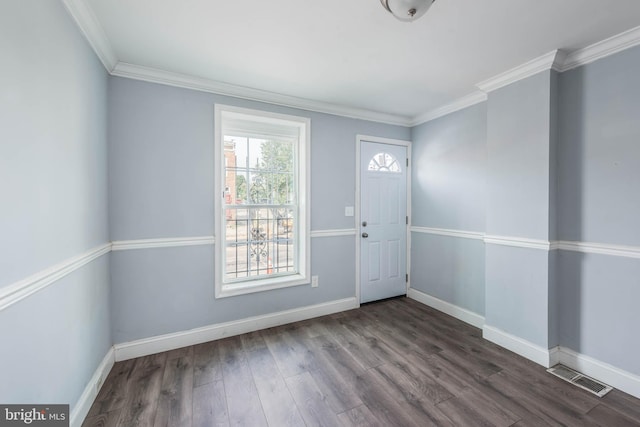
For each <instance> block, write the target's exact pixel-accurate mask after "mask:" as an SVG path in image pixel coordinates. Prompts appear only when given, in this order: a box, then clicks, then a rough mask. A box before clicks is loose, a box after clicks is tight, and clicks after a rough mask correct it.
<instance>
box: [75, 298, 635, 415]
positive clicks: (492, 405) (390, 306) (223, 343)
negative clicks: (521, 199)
mask: <svg viewBox="0 0 640 427" xmlns="http://www.w3.org/2000/svg"><path fill="white" fill-rule="evenodd" d="M83 425H84V426H127V427H128V426H226V425H239V426H252V427H253V426H265V425H269V426H278V427H279V426H305V425H306V426H320V425H322V426H338V425H341V426H355V425H358V426H374V425H379V426H428V425H444V426H485V425H487V426H489V425H490V426H511V425H513V426H519V427H524V426H531V425H536V426H538V425H570V426H595V425H600V426H607V427H609V426H615V427H618V426H640V400H638V399H635V398H633V397H630V396H629V395H626V394H624V393H622V392H619V391H617V390H614V391H612V392H611V393H609V394H608V395H607V396H605V397H604V398H602V399H599V398H597V397H595V396H593V395H591V394H589V393H587V392H585V391H583V390H580V389H578V388H576V387H574V386H572V385H569V384H567V383H565V382H564V381H562V380H560V379H557V378H555V377H553V376H552V375H550V374H548V373H546V371H545V370H544V368H542V367H540V366H538V365H536V364H534V363H532V362H529V361H528V360H525V359H523V358H521V357H519V356H516V355H515V354H513V353H510V352H509V351H507V350H504V349H502V348H500V347H498V346H496V345H494V344H491V343H490V342H488V341H485V340H483V339H482V337H481V331H480V330H479V329H476V328H473V327H471V326H468V325H466V324H464V323H462V322H460V321H458V320H456V319H453V318H451V317H449V316H446V315H444V314H442V313H439V312H437V311H435V310H433V309H431V308H429V307H426V306H424V305H422V304H420V303H417V302H415V301H412V300H409V299H407V298H400V299H393V300H388V301H383V302H379V303H374V304H368V305H365V306H363V307H361V308H360V309H357V310H351V311H348V312H344V313H339V314H335V315H331V316H325V317H321V318H317V319H313V320H308V321H304V322H298V323H294V324H290V325H286V326H281V327H277V328H271V329H266V330H263V331H260V332H253V333H250V334H245V335H241V336H237V337H231V338H226V339H223V340H219V341H214V342H209V343H206V344H200V345H196V346H191V347H186V348H182V349H178V350H173V351H169V352H165V353H161V354H156V355H152V356H146V357H141V358H138V359H133V360H127V361H123V362H118V363H116V364H115V366H114V367H113V369H112V371H111V373H110V374H109V377H108V378H107V380H106V382H105V384H104V386H103V387H102V389H101V391H100V393H99V395H98V397H97V399H96V401H95V402H94V404H93V406H92V407H91V410H90V412H89V415H88V417H87V419H86V420H85V423H84V424H83Z"/></svg>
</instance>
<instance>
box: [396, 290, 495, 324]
mask: <svg viewBox="0 0 640 427" xmlns="http://www.w3.org/2000/svg"><path fill="white" fill-rule="evenodd" d="M407 297H409V298H411V299H413V300H416V301H418V302H419V303H422V304H424V305H427V306H429V307H431V308H435V309H436V310H438V311H441V312H443V313H444V314H448V315H449V316H451V317H455V318H456V319H458V320H462V321H463V322H465V323H468V324H469V325H471V326H475V327H476V328H482V327H483V326H484V317H482V316H481V315H479V314H477V313H474V312H473V311H470V310H467V309H466V308H462V307H459V306H457V305H455V304H451V303H450V302H447V301H443V300H441V299H438V298H436V297H433V296H431V295H429V294H425V293H424V292H421V291H419V290H417V289H414V288H409V290H408V291H407Z"/></svg>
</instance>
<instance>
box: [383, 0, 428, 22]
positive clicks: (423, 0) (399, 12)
mask: <svg viewBox="0 0 640 427" xmlns="http://www.w3.org/2000/svg"><path fill="white" fill-rule="evenodd" d="M434 2H435V0H380V3H382V6H383V7H384V8H385V9H387V11H388V12H389V13H390V14H392V15H393V16H395V17H396V18H398V19H399V20H400V21H404V22H411V21H415V20H416V19H418V18H420V17H421V16H422V15H424V14H425V13H427V10H429V8H430V7H431V5H432V4H433V3H434Z"/></svg>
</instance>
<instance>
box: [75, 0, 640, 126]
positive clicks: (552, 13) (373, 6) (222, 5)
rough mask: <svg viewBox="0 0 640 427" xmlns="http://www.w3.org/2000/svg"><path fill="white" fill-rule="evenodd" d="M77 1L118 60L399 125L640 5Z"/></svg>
mask: <svg viewBox="0 0 640 427" xmlns="http://www.w3.org/2000/svg"><path fill="white" fill-rule="evenodd" d="M73 1H74V2H76V3H77V2H78V1H80V0H73ZM83 1H84V2H85V5H87V6H89V7H90V9H91V10H92V11H93V14H95V17H96V18H97V21H98V22H99V26H101V27H102V29H103V30H104V33H105V34H106V38H107V39H108V43H106V44H107V45H110V48H109V49H110V50H111V51H112V52H113V54H114V56H115V59H116V60H117V61H120V62H124V63H130V64H135V65H140V66H144V67H150V68H154V69H158V70H163V71H169V72H174V73H180V74H184V75H189V76H194V77H200V78H204V79H209V80H213V81H215V82H223V83H227V84H231V85H238V86H242V87H245V88H254V89H260V90H262V91H267V92H274V93H277V94H283V95H289V96H293V97H297V98H303V99H307V100H312V101H319V102H322V103H329V104H334V105H338V106H342V107H351V108H356V109H363V110H369V111H376V112H382V113H387V114H391V115H395V116H399V117H401V118H404V119H406V120H407V121H410V120H412V119H415V118H416V117H419V116H420V115H421V114H424V113H425V112H428V111H431V110H433V109H436V108H438V107H441V106H442V105H445V104H448V103H451V102H453V101H455V100H456V99H459V98H461V97H464V96H465V95H468V94H470V93H472V92H474V91H475V90H476V88H475V85H476V84H477V83H479V82H481V81H484V80H486V79H488V78H490V77H492V76H495V75H497V74H499V73H502V72H504V71H505V70H508V69H510V68H513V67H516V66H518V65H520V64H523V63H525V62H527V61H529V60H531V59H533V58H536V57H539V56H540V55H543V54H546V53H548V52H550V51H552V50H554V49H563V50H566V51H567V52H571V51H573V50H576V49H581V48H584V47H586V46H589V45H591V44H593V43H595V42H598V41H600V40H603V39H606V38H608V37H611V36H614V35H617V34H619V33H622V32H624V31H626V30H629V29H631V28H634V27H637V26H638V25H640V1H638V0H437V1H436V3H435V4H434V5H433V6H432V7H431V9H430V10H429V11H428V12H427V14H426V15H425V16H424V17H422V18H420V19H419V20H417V21H415V22H413V23H404V22H400V21H398V20H396V19H395V18H394V17H393V16H391V15H390V14H388V13H387V12H386V11H385V10H384V9H383V7H382V6H381V5H380V2H379V0H321V1H320V0H271V1H267V0H242V1H239V0H228V1H222V0H189V1H179V0H83ZM89 15H90V13H89ZM99 26H98V27H99Z"/></svg>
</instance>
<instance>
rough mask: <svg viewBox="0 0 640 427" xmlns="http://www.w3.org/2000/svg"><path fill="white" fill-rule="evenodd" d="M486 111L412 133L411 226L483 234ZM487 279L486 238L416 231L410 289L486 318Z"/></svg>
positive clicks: (467, 112) (480, 108) (469, 111)
mask: <svg viewBox="0 0 640 427" xmlns="http://www.w3.org/2000/svg"><path fill="white" fill-rule="evenodd" d="M486 107H487V106H486V103H481V104H477V105H474V106H472V107H469V108H466V109H464V110H460V111H457V112H455V113H453V114H449V115H447V116H444V117H441V118H439V119H436V120H433V121H430V122H427V123H425V124H423V125H420V126H417V127H415V128H413V129H412V136H411V138H412V141H413V148H412V158H413V160H412V172H411V173H412V175H411V179H412V182H411V192H412V195H411V197H412V200H411V203H412V207H411V223H412V225H414V226H419V227H429V228H443V229H449V230H461V231H475V232H484V227H485V210H486V174H487V172H486V157H487V152H486V140H487V108H486ZM484 275H485V259H484V243H483V242H482V240H470V239H465V238H459V237H448V236H440V235H432V234H425V233H417V232H414V233H412V235H411V287H412V288H414V289H416V290H419V291H421V292H424V293H427V294H429V295H432V296H435V297H436V298H439V299H441V300H444V301H446V302H449V303H451V304H454V305H457V306H460V307H463V308H466V309H467V310H470V311H473V312H475V313H478V314H481V315H483V314H484V306H485V301H484V293H485V290H484Z"/></svg>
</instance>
